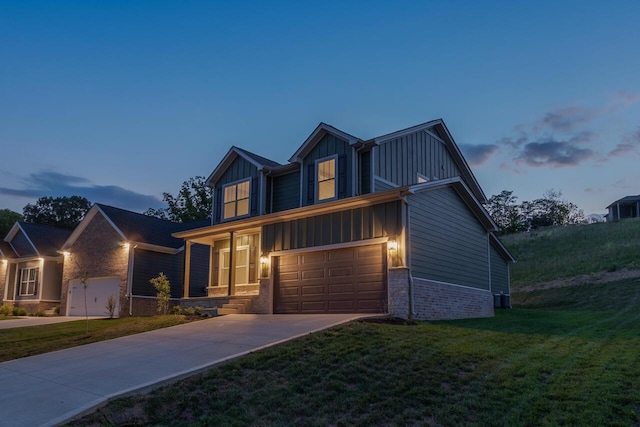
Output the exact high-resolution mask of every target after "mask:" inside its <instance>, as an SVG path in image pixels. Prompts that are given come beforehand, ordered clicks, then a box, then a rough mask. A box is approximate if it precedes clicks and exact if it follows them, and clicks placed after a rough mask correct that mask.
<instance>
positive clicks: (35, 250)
mask: <svg viewBox="0 0 640 427" xmlns="http://www.w3.org/2000/svg"><path fill="white" fill-rule="evenodd" d="M70 234H71V230H66V229H63V228H57V227H51V226H48V225H41V224H31V223H27V222H22V221H19V222H16V223H15V224H14V225H13V227H12V228H11V230H9V233H7V235H6V237H5V238H4V240H2V242H0V258H1V259H2V262H1V263H0V286H1V287H2V292H1V295H2V299H3V303H5V304H10V305H14V306H18V307H23V308H24V309H25V310H27V312H29V313H35V312H38V311H45V310H49V309H53V308H54V307H56V306H58V305H60V290H61V287H62V263H63V257H62V255H61V254H60V253H58V249H59V248H60V246H61V245H62V243H64V241H65V240H66V239H67V238H68V237H69V235H70Z"/></svg>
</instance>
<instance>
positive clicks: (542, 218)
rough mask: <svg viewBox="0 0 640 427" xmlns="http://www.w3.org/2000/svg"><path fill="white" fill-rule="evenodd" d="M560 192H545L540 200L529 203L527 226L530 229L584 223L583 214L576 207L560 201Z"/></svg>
mask: <svg viewBox="0 0 640 427" xmlns="http://www.w3.org/2000/svg"><path fill="white" fill-rule="evenodd" d="M561 197H562V192H561V191H555V190H553V189H551V190H547V191H546V192H545V193H544V194H543V196H542V198H540V199H536V200H534V201H533V202H532V203H531V207H532V208H531V210H530V212H529V218H528V219H529V221H528V222H529V224H530V225H531V227H533V228H535V227H548V226H551V225H568V224H579V223H582V222H584V221H585V217H584V213H583V212H582V210H580V209H578V206H576V205H575V204H573V203H571V202H569V201H567V200H562V198H561Z"/></svg>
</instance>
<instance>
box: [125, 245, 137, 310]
mask: <svg viewBox="0 0 640 427" xmlns="http://www.w3.org/2000/svg"><path fill="white" fill-rule="evenodd" d="M135 251H136V245H134V246H132V247H131V249H130V250H129V266H128V267H127V270H128V271H127V294H128V295H129V316H133V255H134V253H135Z"/></svg>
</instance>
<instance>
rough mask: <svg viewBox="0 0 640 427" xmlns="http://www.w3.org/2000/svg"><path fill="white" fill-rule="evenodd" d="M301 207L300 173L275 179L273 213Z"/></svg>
mask: <svg viewBox="0 0 640 427" xmlns="http://www.w3.org/2000/svg"><path fill="white" fill-rule="evenodd" d="M299 206H300V172H299V171H296V172H293V173H290V174H287V175H282V176H278V177H275V178H273V212H280V211H284V210H287V209H293V208H297V207H299Z"/></svg>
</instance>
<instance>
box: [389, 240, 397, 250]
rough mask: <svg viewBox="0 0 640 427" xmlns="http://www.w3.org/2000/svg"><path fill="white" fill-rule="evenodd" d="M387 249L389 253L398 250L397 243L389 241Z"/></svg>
mask: <svg viewBox="0 0 640 427" xmlns="http://www.w3.org/2000/svg"><path fill="white" fill-rule="evenodd" d="M387 249H388V250H390V251H397V250H398V242H396V241H395V240H389V241H388V242H387Z"/></svg>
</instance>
